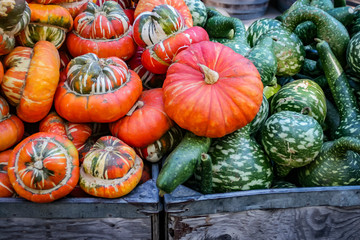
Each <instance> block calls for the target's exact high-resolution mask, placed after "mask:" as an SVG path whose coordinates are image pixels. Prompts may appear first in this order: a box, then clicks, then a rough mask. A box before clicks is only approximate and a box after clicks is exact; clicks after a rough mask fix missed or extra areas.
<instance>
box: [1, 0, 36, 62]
mask: <svg viewBox="0 0 360 240" xmlns="http://www.w3.org/2000/svg"><path fill="white" fill-rule="evenodd" d="M30 15H31V11H30V8H29V5H28V4H27V2H25V0H7V1H0V55H5V54H8V53H9V52H11V51H12V50H13V49H14V47H15V35H16V34H18V33H19V32H20V31H21V30H23V29H24V28H25V27H26V26H27V25H28V24H29V22H30Z"/></svg>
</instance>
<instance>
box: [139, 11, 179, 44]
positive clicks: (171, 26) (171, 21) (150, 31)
mask: <svg viewBox="0 0 360 240" xmlns="http://www.w3.org/2000/svg"><path fill="white" fill-rule="evenodd" d="M184 28H185V22H184V19H183V17H182V16H181V15H180V13H179V12H178V11H177V10H176V9H175V8H173V7H172V6H170V5H158V6H156V7H155V8H154V9H153V10H152V11H151V12H143V13H141V14H140V15H139V16H138V17H137V18H136V19H135V21H134V24H133V37H134V41H135V42H136V44H137V45H138V46H140V47H143V48H146V47H147V46H152V45H154V44H156V43H158V42H160V41H162V40H164V39H166V38H168V37H169V36H171V35H172V34H175V33H177V32H179V31H180V30H183V29H184Z"/></svg>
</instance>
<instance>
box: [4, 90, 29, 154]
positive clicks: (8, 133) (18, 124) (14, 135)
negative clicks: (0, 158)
mask: <svg viewBox="0 0 360 240" xmlns="http://www.w3.org/2000/svg"><path fill="white" fill-rule="evenodd" d="M23 135H24V123H23V122H22V121H21V120H20V119H19V118H18V117H17V116H14V115H11V114H10V113H9V105H8V103H7V102H6V100H5V99H4V98H2V97H1V96H0V151H4V150H5V149H8V148H9V147H11V146H12V145H14V144H15V143H18V142H19V141H20V140H21V138H22V137H23Z"/></svg>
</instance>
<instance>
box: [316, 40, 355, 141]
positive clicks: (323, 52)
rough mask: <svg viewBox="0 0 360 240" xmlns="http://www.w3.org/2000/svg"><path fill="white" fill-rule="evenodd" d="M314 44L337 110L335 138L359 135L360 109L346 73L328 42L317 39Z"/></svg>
mask: <svg viewBox="0 0 360 240" xmlns="http://www.w3.org/2000/svg"><path fill="white" fill-rule="evenodd" d="M317 41H318V44H317V45H316V47H317V50H318V52H319V56H320V59H321V63H322V66H323V69H324V72H325V76H326V79H327V81H328V84H329V87H330V90H331V93H332V96H333V98H334V101H335V105H336V107H337V109H338V111H339V115H340V124H339V126H338V128H337V129H336V131H335V138H340V137H344V136H351V137H360V110H359V108H358V107H357V103H356V98H355V95H354V93H353V91H352V89H351V87H350V85H349V82H348V79H347V77H346V74H345V72H344V70H343V68H342V67H341V65H340V63H339V61H338V60H337V58H336V57H335V55H334V53H333V51H332V50H331V48H330V46H329V44H328V43H327V42H326V41H324V40H320V39H317Z"/></svg>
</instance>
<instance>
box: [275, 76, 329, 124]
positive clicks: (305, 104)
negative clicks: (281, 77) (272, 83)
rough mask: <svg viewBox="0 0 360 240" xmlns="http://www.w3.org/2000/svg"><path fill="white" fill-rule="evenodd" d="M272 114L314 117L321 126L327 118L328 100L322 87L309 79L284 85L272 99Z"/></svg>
mask: <svg viewBox="0 0 360 240" xmlns="http://www.w3.org/2000/svg"><path fill="white" fill-rule="evenodd" d="M270 109H271V114H274V113H277V112H281V111H294V112H298V113H301V114H304V115H308V116H310V117H313V118H314V119H315V120H316V121H318V123H319V124H320V125H322V124H323V123H324V121H325V117H326V98H325V95H324V92H323V90H322V89H321V87H320V86H319V85H318V84H317V83H316V82H314V81H312V80H309V79H298V80H295V81H293V82H290V83H288V84H286V85H284V86H283V87H282V88H281V89H280V90H279V91H278V92H277V93H276V94H275V95H274V96H273V98H272V99H271V104H270Z"/></svg>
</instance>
